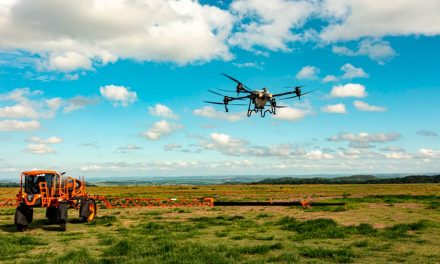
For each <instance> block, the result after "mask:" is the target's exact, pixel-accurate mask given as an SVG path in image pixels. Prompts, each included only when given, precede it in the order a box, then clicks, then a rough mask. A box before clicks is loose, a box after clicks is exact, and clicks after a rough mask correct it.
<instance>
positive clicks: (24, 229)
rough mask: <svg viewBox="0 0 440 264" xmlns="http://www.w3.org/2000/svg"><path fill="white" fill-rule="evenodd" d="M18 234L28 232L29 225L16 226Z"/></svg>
mask: <svg viewBox="0 0 440 264" xmlns="http://www.w3.org/2000/svg"><path fill="white" fill-rule="evenodd" d="M16 226H17V231H18V232H24V231H26V230H27V225H20V224H16Z"/></svg>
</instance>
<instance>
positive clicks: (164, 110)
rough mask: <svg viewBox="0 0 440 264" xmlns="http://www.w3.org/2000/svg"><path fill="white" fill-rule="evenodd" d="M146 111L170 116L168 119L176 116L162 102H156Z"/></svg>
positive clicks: (155, 114) (164, 116)
mask: <svg viewBox="0 0 440 264" xmlns="http://www.w3.org/2000/svg"><path fill="white" fill-rule="evenodd" d="M148 112H149V113H150V114H151V115H154V116H159V117H163V118H170V119H177V118H178V116H177V115H176V114H174V113H173V110H171V109H170V108H169V107H168V106H166V105H163V104H156V105H155V106H149V107H148Z"/></svg>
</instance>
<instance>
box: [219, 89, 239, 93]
mask: <svg viewBox="0 0 440 264" xmlns="http://www.w3.org/2000/svg"><path fill="white" fill-rule="evenodd" d="M218 90H219V91H222V92H227V93H235V92H237V91H232V90H225V89H218Z"/></svg>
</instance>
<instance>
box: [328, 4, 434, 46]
mask: <svg viewBox="0 0 440 264" xmlns="http://www.w3.org/2000/svg"><path fill="white" fill-rule="evenodd" d="M321 8H322V15H324V16H326V17H328V20H330V21H331V23H330V25H328V26H327V27H326V28H324V30H323V31H322V32H321V33H320V36H321V38H322V39H323V40H324V41H340V40H343V41H344V40H355V39H359V38H362V37H383V36H407V35H425V36H433V35H437V34H440V19H439V16H438V13H439V12H440V3H439V2H438V1H420V2H415V1H412V0H401V1H397V2H384V3H380V4H377V3H373V4H372V2H371V1H369V0H357V1H350V0H342V1H333V0H327V1H324V3H323V4H322V7H321Z"/></svg>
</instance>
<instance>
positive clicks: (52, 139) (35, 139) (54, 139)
mask: <svg viewBox="0 0 440 264" xmlns="http://www.w3.org/2000/svg"><path fill="white" fill-rule="evenodd" d="M27 141H30V142H35V143H39V144H59V143H61V142H63V141H64V140H63V139H62V138H59V137H55V136H52V137H49V138H48V139H42V138H39V137H35V136H34V137H30V138H28V140H27Z"/></svg>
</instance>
